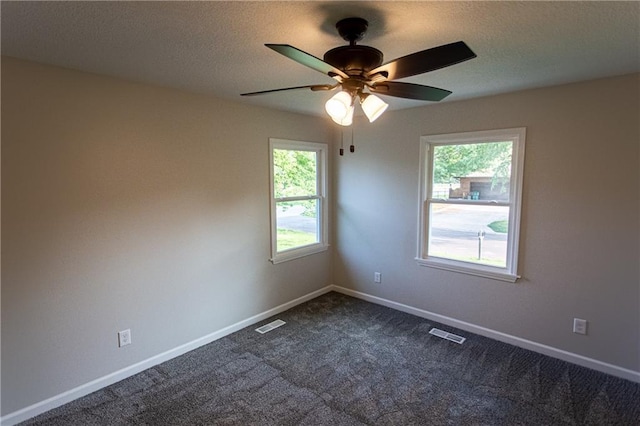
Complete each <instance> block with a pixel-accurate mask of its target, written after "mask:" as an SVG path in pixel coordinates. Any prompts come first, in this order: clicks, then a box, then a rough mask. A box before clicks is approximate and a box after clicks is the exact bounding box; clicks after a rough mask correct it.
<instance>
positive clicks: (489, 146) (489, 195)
mask: <svg viewBox="0 0 640 426" xmlns="http://www.w3.org/2000/svg"><path fill="white" fill-rule="evenodd" d="M511 157H512V142H510V141H509V142H484V143H469V144H442V145H433V160H432V167H433V169H432V170H433V173H432V181H431V185H430V186H431V197H430V200H429V224H430V234H429V237H430V238H429V246H428V255H429V256H436V257H442V258H446V259H453V260H459V261H464V262H472V263H480V264H486V265H491V266H498V267H506V261H507V236H508V221H509V209H510V207H509V201H510V200H509V193H510V191H509V185H510V180H511V176H510V173H511Z"/></svg>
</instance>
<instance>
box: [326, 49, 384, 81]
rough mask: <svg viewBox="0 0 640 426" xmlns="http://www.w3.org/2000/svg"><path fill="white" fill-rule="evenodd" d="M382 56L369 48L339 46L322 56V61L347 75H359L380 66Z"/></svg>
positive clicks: (379, 52)
mask: <svg viewBox="0 0 640 426" xmlns="http://www.w3.org/2000/svg"><path fill="white" fill-rule="evenodd" d="M382 60H383V55H382V52H381V51H379V50H378V49H376V48H374V47H370V46H362V45H357V46H356V45H353V46H340V47H336V48H334V49H331V50H329V51H328V52H327V53H325V54H324V61H325V62H326V63H328V64H331V65H333V66H334V67H336V68H338V69H340V70H342V71H344V72H345V73H347V74H349V75H360V74H362V73H363V72H366V71H369V70H372V69H374V68H376V67H379V66H380V65H382Z"/></svg>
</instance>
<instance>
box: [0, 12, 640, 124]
mask: <svg viewBox="0 0 640 426" xmlns="http://www.w3.org/2000/svg"><path fill="white" fill-rule="evenodd" d="M0 7H1V15H2V27H1V29H2V54H3V55H8V56H14V57H18V58H23V59H28V60H33V61H37V62H44V63H49V64H54V65H60V66H63V67H69V68H74V69H79V70H84V71H89V72H95V73H100V74H106V75H111V76H116V77H121V78H125V79H130V80H135V81H142V82H149V83H154V84H159V85H162V86H170V87H176V88H181V89H186V90H190V91H194V92H200V93H208V94H213V95H216V96H218V97H222V98H227V99H232V100H236V101H240V102H247V103H253V104H259V105H264V106H269V107H272V108H278V109H285V110H291V111H299V112H304V113H311V114H321V113H322V112H323V104H324V101H325V100H326V99H327V98H328V97H330V96H331V94H329V93H327V92H311V91H306V90H298V91H291V92H285V93H273V94H268V95H263V96H259V97H250V98H247V97H240V96H239V94H240V93H244V92H251V91H259V90H268V89H277V88H282V87H290V86H299V85H306V84H321V83H331V82H332V80H331V79H330V78H328V77H326V76H323V75H322V74H320V73H318V72H316V71H313V70H311V69H309V68H306V67H304V66H302V65H299V64H297V63H295V62H293V61H291V60H289V59H287V58H285V57H284V56H282V55H279V54H277V53H275V52H273V51H271V50H270V49H268V48H266V47H264V43H286V44H291V45H293V46H296V47H298V48H299V49H302V50H304V51H306V52H308V53H311V54H312V55H314V56H317V57H320V58H322V56H323V55H324V52H325V51H327V50H329V49H331V48H333V47H336V46H339V45H344V44H345V43H346V42H344V41H343V40H342V39H341V38H340V37H339V36H338V34H337V32H336V30H335V23H336V22H337V21H338V20H340V19H342V18H345V17H350V16H359V17H362V18H365V19H367V20H368V21H369V31H368V33H367V35H366V37H365V39H364V40H362V42H360V44H365V45H370V46H373V47H376V48H378V49H380V50H382V51H383V52H384V54H385V62H387V61H390V60H392V59H395V58H397V57H400V56H404V55H406V54H409V53H413V52H415V51H419V50H424V49H427V48H431V47H435V46H438V45H441V44H446V43H451V42H455V41H458V40H463V41H464V42H466V43H467V44H468V45H469V47H471V49H472V50H473V51H474V52H475V53H476V54H477V55H478V57H477V58H476V59H472V60H470V61H467V62H463V63H461V64H457V65H454V66H451V67H448V68H444V69H441V70H437V71H433V72H430V73H427V74H423V75H420V76H415V77H410V78H407V79H405V80H404V81H407V82H412V83H418V84H426V85H430V86H436V87H441V88H444V89H448V90H451V91H453V95H451V96H449V97H448V98H447V99H446V100H445V101H443V102H447V101H450V100H455V99H463V98H470V97H477V96H485V95H490V94H497V93H503V92H509V91H514V90H519V89H526V88H533V87H540V86H547V85H554V84H562V83H567V82H573V81H580V80H588V79H593V78H599V77H606V76H613V75H621V74H627V73H631V72H638V71H640V3H639V2H479V1H475V2H384V1H383V2H368V1H359V2H316V1H306V2H272V1H260V2H242V1H232V2H221V1H214V2H115V1H114V2H83V1H82V2H81V1H73V2H28V1H23V2H7V1H3V2H2V3H1V6H0ZM603 99H606V94H603ZM385 100H386V101H388V102H389V103H390V105H391V108H392V109H398V108H407V107H413V106H419V105H425V104H426V103H424V102H419V101H410V100H402V99H398V98H390V97H385Z"/></svg>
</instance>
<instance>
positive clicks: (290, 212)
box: [276, 200, 320, 252]
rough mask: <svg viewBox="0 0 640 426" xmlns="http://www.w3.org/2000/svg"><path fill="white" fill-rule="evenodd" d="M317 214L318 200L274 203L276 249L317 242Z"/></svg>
mask: <svg viewBox="0 0 640 426" xmlns="http://www.w3.org/2000/svg"><path fill="white" fill-rule="evenodd" d="M318 216H319V215H318V200H304V201H287V202H279V203H276V220H277V250H278V251H279V252H280V251H283V250H289V249H292V248H296V247H302V246H306V245H309V244H315V243H318V242H319V241H320V239H319V235H318V228H319V227H318Z"/></svg>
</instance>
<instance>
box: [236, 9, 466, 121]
mask: <svg viewBox="0 0 640 426" xmlns="http://www.w3.org/2000/svg"><path fill="white" fill-rule="evenodd" d="M368 26H369V23H368V22H367V21H366V20H365V19H362V18H346V19H342V20H340V21H338V23H337V24H336V28H337V30H338V33H339V34H340V36H341V37H342V38H343V39H344V40H346V41H348V42H349V44H348V45H347V46H339V47H335V48H333V49H331V50H329V51H327V52H326V53H325V54H324V57H323V59H319V58H316V57H315V56H313V55H310V54H309V53H306V52H304V51H302V50H300V49H298V48H296V47H293V46H291V45H288V44H266V45H265V46H267V47H268V48H270V49H272V50H274V51H276V52H278V53H280V54H281V55H284V56H286V57H288V58H289V59H292V60H294V61H296V62H298V63H299V64H302V65H305V66H307V67H309V68H312V69H314V70H316V71H319V72H321V73H323V74H325V75H326V76H328V77H331V78H333V79H334V80H336V81H337V82H338V83H337V84H333V85H331V84H313V85H307V86H297V87H288V88H284V89H274V90H265V91H261V92H251V93H243V94H242V96H254V95H262V94H266V93H272V92H280V91H284V90H296V89H311V91H314V92H318V91H329V90H334V89H336V88H338V87H340V92H338V93H337V94H335V95H334V96H333V97H331V98H330V99H329V100H328V101H327V102H326V103H325V110H326V111H327V114H329V116H330V117H331V119H332V120H333V121H334V122H336V123H337V124H340V125H342V126H350V125H351V124H352V123H353V112H354V105H355V100H356V99H358V100H359V102H360V105H361V107H362V110H363V111H364V113H365V115H366V116H367V118H368V119H369V122H373V121H375V120H376V119H377V118H378V117H380V116H381V115H382V113H384V111H385V110H386V109H387V108H388V106H389V105H388V104H387V103H386V102H384V101H383V100H382V99H380V98H379V97H377V96H375V95H373V93H377V94H380V95H383V96H395V97H399V98H406V99H416V100H421V101H432V102H437V101H440V100H442V99H444V98H445V97H447V96H448V95H450V94H451V92H450V91H448V90H444V89H439V88H437V87H431V86H425V85H420V84H413V83H403V82H397V81H393V80H397V79H401V78H405V77H411V76H413V75H417V74H423V73H426V72H429V71H434V70H437V69H440V68H444V67H448V66H450V65H455V64H458V63H460V62H464V61H467V60H469V59H473V58H475V57H476V54H475V53H473V51H472V50H471V49H470V48H469V47H468V46H467V45H466V44H465V43H464V42H463V41H458V42H455V43H450V44H445V45H442V46H438V47H434V48H431V49H426V50H422V51H420V52H415V53H412V54H409V55H406V56H403V57H401V58H398V59H395V60H393V61H391V62H387V63H386V64H383V58H384V56H383V54H382V52H381V51H379V50H378V49H376V48H373V47H370V46H363V45H356V42H358V41H360V40H362V39H363V38H364V35H365V33H366V31H367V28H368Z"/></svg>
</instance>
